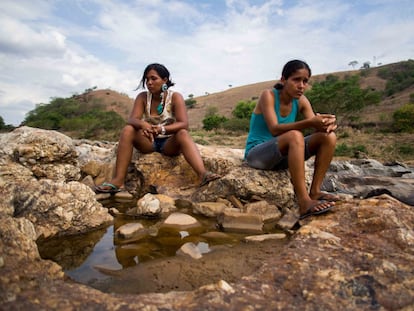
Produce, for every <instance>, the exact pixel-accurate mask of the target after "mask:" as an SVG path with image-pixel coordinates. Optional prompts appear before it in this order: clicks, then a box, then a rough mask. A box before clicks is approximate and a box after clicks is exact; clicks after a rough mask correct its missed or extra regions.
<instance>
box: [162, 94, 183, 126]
mask: <svg viewBox="0 0 414 311" xmlns="http://www.w3.org/2000/svg"><path fill="white" fill-rule="evenodd" d="M171 105H172V109H173V113H174V117H175V122H174V123H172V124H169V125H166V126H165V130H166V132H167V134H173V133H176V132H178V131H179V130H181V129H188V115H187V109H186V107H185V102H184V98H183V96H182V95H181V94H180V93H178V92H174V94H173V96H172V99H171Z"/></svg>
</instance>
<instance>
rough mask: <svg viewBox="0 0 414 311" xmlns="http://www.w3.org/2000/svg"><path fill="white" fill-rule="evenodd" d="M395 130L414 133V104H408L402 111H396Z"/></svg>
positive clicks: (394, 116)
mask: <svg viewBox="0 0 414 311" xmlns="http://www.w3.org/2000/svg"><path fill="white" fill-rule="evenodd" d="M392 117H393V124H392V126H393V128H394V129H395V130H397V131H399V132H409V133H412V132H413V131H414V104H406V105H404V106H402V107H401V108H400V109H397V110H396V111H394V113H393V115H392Z"/></svg>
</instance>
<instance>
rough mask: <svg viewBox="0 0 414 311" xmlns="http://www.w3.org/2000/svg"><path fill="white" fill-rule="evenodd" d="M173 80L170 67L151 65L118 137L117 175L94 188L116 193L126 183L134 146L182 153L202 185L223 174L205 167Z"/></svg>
mask: <svg viewBox="0 0 414 311" xmlns="http://www.w3.org/2000/svg"><path fill="white" fill-rule="evenodd" d="M173 85H174V83H173V82H172V81H171V80H170V73H169V71H168V69H167V68H166V67H165V66H163V65H161V64H156V63H154V64H150V65H148V66H147V67H146V68H145V70H144V73H143V75H142V79H141V83H140V85H139V87H141V88H145V87H146V88H147V91H143V92H141V93H139V94H138V96H137V97H136V99H135V102H134V107H133V109H132V112H131V114H130V116H129V118H128V122H127V125H126V126H125V127H124V128H123V130H122V132H121V136H120V140H119V145H118V151H117V158H116V169H115V175H114V177H113V178H112V180H111V181H110V182H104V183H103V184H101V185H100V186H97V187H95V192H99V193H116V192H119V191H120V190H121V189H122V188H123V187H124V183H125V178H126V174H127V169H128V165H129V163H130V162H131V158H132V152H133V147H135V148H136V149H137V150H139V151H140V152H142V153H151V152H154V151H155V152H160V153H162V154H164V155H166V156H176V155H179V154H180V153H182V154H183V155H184V157H185V159H186V160H187V162H188V163H189V164H190V165H191V167H192V168H193V169H194V171H195V172H196V173H197V175H198V176H199V179H200V186H202V185H205V184H207V183H209V182H210V181H213V180H215V179H217V178H220V175H217V174H214V173H212V172H209V171H207V170H206V168H205V167H204V163H203V160H202V158H201V155H200V152H199V150H198V148H197V146H196V144H195V143H194V141H193V139H192V138H191V136H190V133H189V132H188V116H187V110H186V106H185V102H184V98H183V96H182V95H181V94H180V93H178V92H174V91H172V90H170V87H171V86H173Z"/></svg>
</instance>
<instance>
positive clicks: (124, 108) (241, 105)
mask: <svg viewBox="0 0 414 311" xmlns="http://www.w3.org/2000/svg"><path fill="white" fill-rule="evenodd" d="M276 82H277V81H276V80H274V81H265V82H259V83H255V84H250V85H245V86H240V87H229V89H227V90H226V91H223V92H218V93H213V94H206V95H204V96H200V97H194V96H193V95H192V94H190V95H188V98H187V99H186V106H187V109H188V115H189V120H190V129H191V132H192V135H193V137H194V139H195V141H196V142H197V143H199V144H213V145H225V146H230V147H235V148H243V147H244V142H245V139H246V136H247V132H248V127H249V117H250V114H251V111H252V110H253V108H254V105H255V104H256V101H257V99H258V97H259V95H260V92H261V91H262V90H263V89H266V88H271V87H272V86H273V85H274V84H275V83H276ZM306 96H307V97H308V98H309V99H310V100H311V102H312V104H313V107H314V109H315V111H317V112H329V113H334V114H336V115H337V119H338V123H339V129H338V132H337V133H338V137H339V141H338V146H337V153H336V156H357V155H359V156H361V154H362V155H366V156H370V157H374V158H375V157H377V158H383V159H389V160H390V159H393V160H407V159H408V160H414V147H412V146H414V138H413V136H414V134H413V129H414V61H413V60H408V61H404V62H399V63H395V64H388V65H384V66H378V67H374V68H370V67H369V65H366V66H365V67H362V68H361V69H358V70H351V71H344V72H336V73H329V74H323V75H316V76H313V77H311V80H310V88H309V89H308V91H307V92H306ZM132 105H133V99H131V98H129V97H128V96H127V95H125V94H120V93H118V92H116V91H113V90H97V88H96V87H93V88H90V89H87V90H85V91H84V92H83V93H82V94H80V95H79V94H75V95H73V96H71V97H69V98H59V97H56V98H52V100H51V101H50V102H49V103H40V104H38V105H37V106H36V108H35V109H34V110H32V111H30V112H29V113H28V114H27V115H26V118H25V120H24V121H23V122H22V125H27V126H32V127H39V128H44V129H53V130H57V131H61V132H63V133H65V134H67V135H69V136H71V137H73V138H87V139H91V140H110V141H116V140H117V138H118V136H119V131H120V130H121V128H122V127H123V125H124V124H125V120H126V119H127V117H128V114H129V112H130V110H131V108H132ZM0 121H2V119H0ZM0 126H1V127H0V130H3V131H6V130H11V129H12V128H11V127H10V126H8V125H5V124H4V122H0Z"/></svg>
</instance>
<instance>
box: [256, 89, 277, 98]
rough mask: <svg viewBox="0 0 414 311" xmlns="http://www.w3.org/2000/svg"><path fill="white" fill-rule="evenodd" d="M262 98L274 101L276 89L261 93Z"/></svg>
mask: <svg viewBox="0 0 414 311" xmlns="http://www.w3.org/2000/svg"><path fill="white" fill-rule="evenodd" d="M260 98H262V99H274V98H275V93H274V89H265V90H263V91H262V92H261V93H260Z"/></svg>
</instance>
